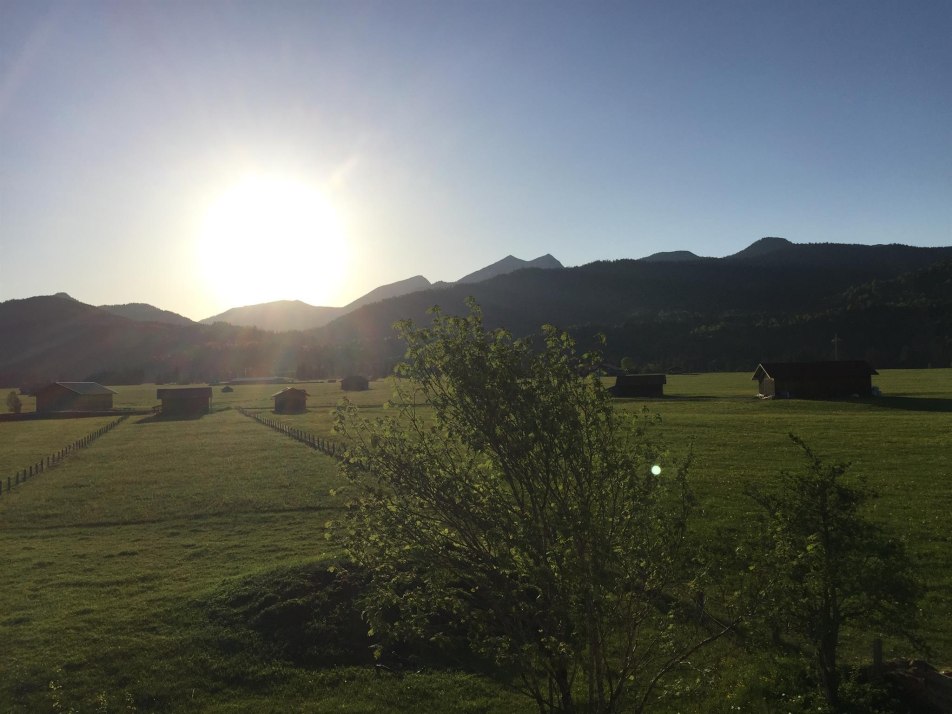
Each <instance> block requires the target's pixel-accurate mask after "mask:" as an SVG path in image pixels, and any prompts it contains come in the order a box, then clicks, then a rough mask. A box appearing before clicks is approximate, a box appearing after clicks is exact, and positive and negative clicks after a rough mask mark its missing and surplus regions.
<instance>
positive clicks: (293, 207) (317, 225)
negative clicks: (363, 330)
mask: <svg viewBox="0 0 952 714" xmlns="http://www.w3.org/2000/svg"><path fill="white" fill-rule="evenodd" d="M197 247H198V260H199V263H200V265H201V272H202V275H203V279H204V280H205V281H206V287H207V288H208V289H209V290H210V291H211V292H212V293H213V294H214V295H215V297H216V298H217V299H218V300H220V301H221V302H222V303H223V304H226V305H228V306H229V307H238V306H241V305H252V304H256V303H261V302H272V301H274V300H303V301H305V302H311V303H312V304H324V305H329V304H336V302H333V300H334V298H335V296H336V295H337V293H338V290H339V288H340V287H341V285H342V283H343V281H344V278H345V276H346V273H347V262H348V259H349V253H350V250H349V245H348V241H347V237H346V234H345V231H344V227H343V225H342V222H341V220H340V217H339V216H338V214H337V212H336V211H335V210H334V207H333V206H332V205H331V203H330V202H329V201H328V200H327V198H326V196H325V195H324V194H323V193H322V192H321V191H320V190H319V189H318V188H317V187H316V186H313V185H311V184H309V183H307V182H305V181H301V180H298V179H291V178H285V177H280V176H274V175H267V174H261V173H249V174H246V175H245V176H243V177H242V178H241V179H239V180H238V181H236V182H235V183H233V184H232V185H231V186H229V187H228V188H226V189H225V190H224V191H222V192H221V193H220V194H219V195H217V196H216V197H215V198H213V199H212V201H211V202H210V203H209V205H208V208H207V209H206V211H205V214H204V217H203V219H202V223H201V228H200V233H199V239H198V243H197Z"/></svg>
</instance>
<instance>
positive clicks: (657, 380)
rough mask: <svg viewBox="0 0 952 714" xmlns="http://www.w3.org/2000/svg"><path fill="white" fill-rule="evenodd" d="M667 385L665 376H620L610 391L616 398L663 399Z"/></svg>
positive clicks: (616, 378)
mask: <svg viewBox="0 0 952 714" xmlns="http://www.w3.org/2000/svg"><path fill="white" fill-rule="evenodd" d="M667 383H668V378H667V376H665V375H663V374H619V375H618V376H617V377H615V386H613V387H609V389H608V391H610V392H611V393H612V394H613V395H614V396H616V397H663V396H664V385H665V384H667Z"/></svg>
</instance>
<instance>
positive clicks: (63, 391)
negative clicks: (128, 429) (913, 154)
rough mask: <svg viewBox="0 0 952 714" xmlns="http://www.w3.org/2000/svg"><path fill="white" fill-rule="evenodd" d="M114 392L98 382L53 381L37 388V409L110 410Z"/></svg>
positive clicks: (55, 410)
mask: <svg viewBox="0 0 952 714" xmlns="http://www.w3.org/2000/svg"><path fill="white" fill-rule="evenodd" d="M114 394H115V392H114V391H112V390H111V389H109V388H108V387H104V386H102V385H101V384H97V383H96V382H53V383H52V384H48V385H46V386H45V387H40V388H39V389H38V390H36V411H37V412H41V413H49V412H103V411H109V410H111V409H112V397H113V395H114Z"/></svg>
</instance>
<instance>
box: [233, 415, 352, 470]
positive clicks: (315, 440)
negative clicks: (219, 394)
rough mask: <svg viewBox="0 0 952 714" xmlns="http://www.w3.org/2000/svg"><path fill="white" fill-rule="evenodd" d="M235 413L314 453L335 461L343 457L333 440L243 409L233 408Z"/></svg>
mask: <svg viewBox="0 0 952 714" xmlns="http://www.w3.org/2000/svg"><path fill="white" fill-rule="evenodd" d="M235 408H236V409H237V411H238V412H239V413H241V414H244V415H245V416H246V417H248V418H249V419H254V420H255V421H256V422H258V423H259V424H264V425H265V426H269V427H271V428H272V429H274V430H275V431H277V432H280V433H281V434H284V435H285V436H288V437H290V438H292V439H294V440H295V441H300V442H301V443H302V444H305V445H306V446H310V447H311V448H312V449H315V450H316V451H320V452H321V453H323V454H327V455H328V456H333V457H334V458H335V459H342V458H343V457H344V446H343V444H341V443H340V442H337V441H334V440H333V439H325V438H323V437H320V436H317V435H315V434H312V433H310V432H308V431H304V430H303V429H295V428H294V427H290V426H288V425H287V424H282V423H281V422H279V421H277V420H276V419H272V418H271V417H269V416H262V415H261V414H257V413H255V412H253V411H251V410H249V409H246V408H245V407H235Z"/></svg>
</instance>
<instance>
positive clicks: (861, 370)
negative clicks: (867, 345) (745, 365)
mask: <svg viewBox="0 0 952 714" xmlns="http://www.w3.org/2000/svg"><path fill="white" fill-rule="evenodd" d="M873 374H879V372H877V371H876V370H875V369H873V368H872V367H870V366H869V363H868V362H864V361H863V360H839V361H836V362H761V363H760V364H758V365H757V369H756V370H755V371H754V376H753V377H751V379H756V380H760V379H762V378H763V377H765V376H766V377H769V378H770V379H809V378H819V379H837V378H845V377H869V376H871V375H873Z"/></svg>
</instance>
